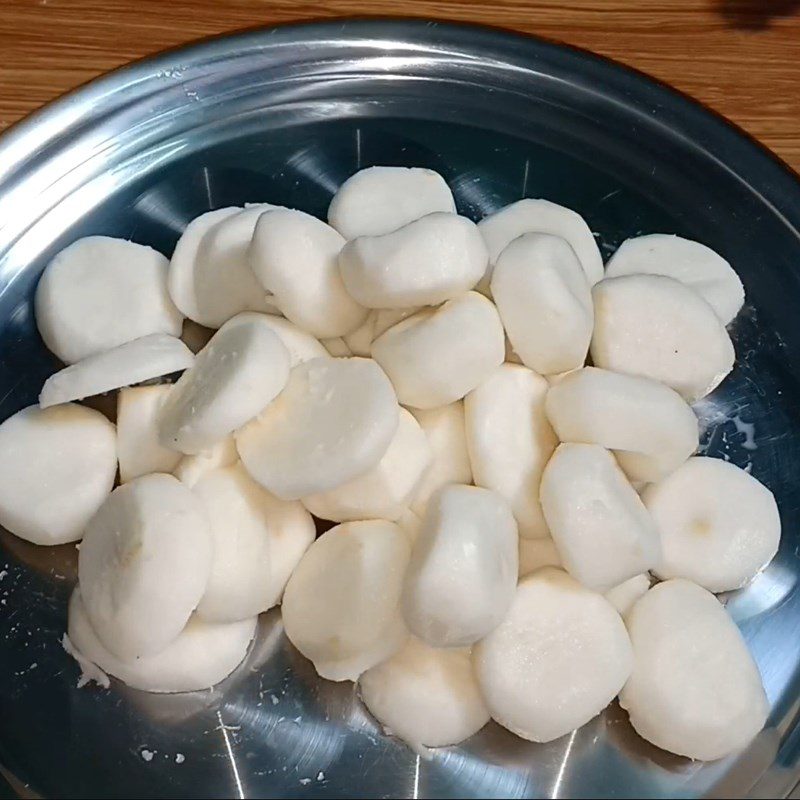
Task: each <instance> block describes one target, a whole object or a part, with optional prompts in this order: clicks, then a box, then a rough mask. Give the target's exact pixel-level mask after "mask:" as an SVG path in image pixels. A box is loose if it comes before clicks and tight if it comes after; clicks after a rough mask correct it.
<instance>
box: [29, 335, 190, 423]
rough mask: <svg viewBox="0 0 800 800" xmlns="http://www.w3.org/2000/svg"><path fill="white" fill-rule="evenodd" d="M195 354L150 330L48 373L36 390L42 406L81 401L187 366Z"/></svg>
mask: <svg viewBox="0 0 800 800" xmlns="http://www.w3.org/2000/svg"><path fill="white" fill-rule="evenodd" d="M193 363H194V354H193V353H192V351H191V350H190V349H189V348H188V347H187V346H186V345H185V344H184V343H183V342H182V341H181V340H180V339H176V338H175V337H174V336H168V335H167V334H165V333H153V334H151V335H150V336H143V337H142V338H141V339H134V340H133V341H132V342H126V343H125V344H121V345H120V346H119V347H115V348H113V349H112V350H105V351H103V352H102V353H97V354H96V355H93V356H89V357H88V358H84V359H83V361H78V362H77V363H76V364H72V365H71V366H69V367H64V369H62V370H60V371H59V372H56V373H55V375H51V376H50V377H49V378H48V379H47V380H46V381H45V382H44V386H43V387H42V391H41V392H40V393H39V405H40V406H41V407H42V408H48V407H49V406H54V405H58V404H59V403H69V402H71V401H72V400H82V399H83V398H84V397H92V396H93V395H96V394H103V393H105V392H110V391H112V390H113V389H121V388H122V387H123V386H131V385H133V384H134V383H141V382H142V381H149V380H152V379H153V378H160V377H162V376H164V375H169V374H171V373H173V372H180V371H181V370H184V369H188V368H189V367H191V366H192V364H193Z"/></svg>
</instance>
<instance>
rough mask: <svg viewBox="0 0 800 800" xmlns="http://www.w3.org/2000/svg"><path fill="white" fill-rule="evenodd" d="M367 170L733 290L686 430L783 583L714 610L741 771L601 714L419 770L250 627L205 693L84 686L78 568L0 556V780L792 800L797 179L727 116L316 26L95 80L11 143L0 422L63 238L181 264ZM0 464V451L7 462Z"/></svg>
mask: <svg viewBox="0 0 800 800" xmlns="http://www.w3.org/2000/svg"><path fill="white" fill-rule="evenodd" d="M370 164H401V165H425V166H428V167H432V168H433V169H436V170H439V171H440V172H441V173H442V174H443V175H444V176H445V177H446V178H447V180H448V181H449V182H450V185H451V186H452V187H453V190H454V192H455V195H456V199H457V201H458V205H459V208H460V210H461V212H462V213H465V214H468V215H470V216H473V217H479V216H481V215H483V214H485V213H487V212H489V211H492V210H494V209H496V208H499V207H500V206H502V205H504V204H506V203H509V202H511V201H513V200H516V199H518V198H520V197H523V196H534V197H535V196H543V197H547V198H550V199H552V200H555V201H556V202H559V203H564V204H566V205H568V206H572V207H574V208H576V209H577V210H578V211H580V212H581V213H582V214H583V215H584V216H585V217H586V218H587V219H588V221H589V223H590V225H591V226H592V229H593V230H595V231H598V240H599V243H600V246H601V248H602V251H603V253H604V254H606V255H607V254H608V253H610V252H611V251H612V250H613V249H614V248H615V247H616V246H617V245H618V244H619V242H620V241H622V240H623V239H624V238H626V237H628V236H630V235H633V234H636V233H639V232H642V231H645V232H649V231H667V232H675V233H680V234H683V235H686V236H690V237H692V238H696V239H699V240H701V241H703V242H705V243H707V244H709V245H710V246H712V247H714V248H715V249H717V250H719V251H720V252H721V253H723V254H724V255H725V256H726V257H727V258H728V259H729V260H730V261H731V262H732V263H733V264H734V265H735V266H736V269H737V270H738V271H739V273H740V274H741V276H742V278H743V280H744V283H745V286H746V288H747V292H748V299H749V304H748V306H747V307H746V309H745V311H744V312H743V313H742V314H741V315H740V317H739V318H738V319H737V321H736V322H735V323H734V326H733V335H734V338H735V341H736V346H737V350H738V355H739V361H738V366H737V368H736V370H735V372H734V373H733V374H732V375H731V376H730V378H728V380H727V381H726V382H725V384H724V385H723V386H722V387H721V389H719V390H718V391H717V392H715V393H714V395H713V396H712V397H711V398H709V399H708V400H706V401H705V402H704V403H703V404H702V407H701V408H699V412H700V414H701V417H702V419H703V421H704V425H705V426H706V428H707V430H706V434H705V436H704V442H705V445H704V446H705V447H706V448H707V450H708V452H709V453H711V454H713V455H716V456H719V457H723V458H729V459H731V460H732V461H734V462H736V463H737V464H740V465H742V466H744V465H746V464H749V465H751V468H752V471H753V474H754V475H756V476H758V477H759V478H760V479H761V480H763V481H764V482H766V483H767V484H768V485H769V486H770V488H772V489H773V491H774V492H775V494H776V495H777V497H778V500H779V502H780V505H781V511H782V516H783V524H784V539H783V544H782V547H781V552H780V554H779V556H778V558H777V559H776V560H775V562H774V563H773V564H772V565H771V566H770V567H769V568H768V569H767V570H766V572H765V573H764V574H763V575H761V576H760V577H759V578H758V579H757V580H756V581H754V582H753V584H752V585H750V586H749V587H747V588H746V589H745V590H743V591H741V592H739V593H737V594H736V595H734V596H732V597H731V598H730V599H729V608H730V610H731V612H732V613H733V615H734V617H735V619H736V621H737V622H738V623H739V625H740V626H741V628H742V631H743V632H744V634H745V636H746V637H747V639H748V641H749V643H750V647H751V648H752V650H753V652H754V653H755V656H756V658H757V660H758V663H759V666H760V668H761V671H762V673H763V676H764V681H765V684H766V687H767V692H768V694H769V699H770V702H771V704H772V716H771V718H770V721H769V726H768V728H767V730H765V731H764V732H763V733H762V734H761V735H760V736H759V737H758V739H757V740H756V741H755V742H754V743H753V745H752V747H751V748H750V749H749V750H748V751H747V752H746V753H744V754H742V755H741V756H739V757H738V758H731V759H727V760H725V761H722V762H718V763H713V764H708V765H703V764H700V763H692V762H689V761H687V760H684V759H680V758H677V757H672V756H669V755H668V754H666V753H663V752H661V751H659V750H656V749H655V748H653V747H650V746H649V745H647V744H646V743H644V742H642V741H641V740H639V739H638V738H637V737H636V736H635V735H634V734H633V732H632V730H631V728H630V727H629V725H628V723H627V720H626V718H625V715H624V714H623V713H621V712H620V711H619V710H618V709H617V708H615V707H612V708H611V709H609V710H608V711H607V712H606V713H605V714H603V715H602V716H601V717H600V718H598V719H596V720H594V721H593V722H591V723H590V724H589V725H587V726H586V727H584V728H582V729H581V730H580V731H578V732H577V733H575V734H573V735H572V736H569V737H566V738H564V739H560V740H558V741H556V742H552V743H551V744H548V745H541V746H536V745H532V744H528V743H525V742H522V741H521V740H519V739H516V738H514V737H513V736H511V735H510V734H507V733H506V732H504V731H503V730H501V729H500V728H498V727H497V726H494V725H490V726H488V727H487V728H486V729H485V730H484V731H482V732H481V733H479V734H478V735H477V736H475V737H473V738H472V739H471V740H469V741H468V742H466V743H465V744H464V745H463V746H461V747H454V748H446V749H443V750H439V751H435V752H434V753H432V755H431V758H430V759H426V758H420V757H419V756H417V755H416V754H415V753H413V752H411V751H410V750H408V749H407V748H406V747H404V746H403V745H402V744H400V743H398V742H397V741H395V740H393V739H390V738H387V737H385V736H383V735H382V734H381V732H380V730H379V728H378V726H377V725H376V724H375V723H374V721H373V720H371V719H370V717H369V715H368V714H366V713H365V711H364V710H363V709H362V707H361V706H360V705H359V702H358V700H357V698H356V695H355V692H354V689H353V687H352V686H351V685H338V684H333V683H326V682H323V681H320V680H318V679H317V678H316V676H315V675H314V672H313V670H312V669H311V668H310V666H309V665H308V664H307V663H306V662H305V661H304V660H303V659H302V658H301V657H299V655H298V654H297V653H296V652H295V651H294V650H293V649H292V648H291V647H290V646H289V645H288V644H287V642H286V640H285V638H284V637H283V635H282V632H281V628H280V623H279V621H278V620H277V615H276V614H274V613H272V614H268V615H266V617H265V619H264V620H263V623H262V630H261V635H260V638H259V641H258V645H257V647H256V649H255V651H254V652H253V653H252V654H251V657H250V658H249V660H248V662H247V664H246V665H244V667H243V668H241V669H239V670H238V671H237V672H236V674H235V675H234V676H232V677H231V678H230V679H229V680H227V681H226V682H225V683H224V684H223V685H221V686H219V687H217V688H215V689H214V690H213V691H210V692H208V693H199V694H192V695H183V696H171V697H170V696H166V697H163V696H162V697H159V696H151V695H146V694H142V693H140V692H135V691H131V690H128V689H126V688H125V687H121V686H114V687H113V689H112V690H110V691H103V690H98V689H97V688H93V687H87V688H83V689H77V688H76V681H77V678H78V670H77V668H76V666H75V664H73V663H72V662H71V660H70V659H69V658H68V656H67V655H66V654H65V653H64V651H63V650H62V647H61V643H60V639H61V634H62V632H63V630H64V626H65V610H66V598H67V596H68V594H69V590H70V586H71V584H72V582H73V581H74V578H75V550H74V548H73V547H69V546H66V547H62V548H55V549H40V548H36V547H33V546H28V545H25V544H24V543H23V542H20V541H19V540H17V539H15V538H14V537H13V536H11V535H9V534H6V533H3V535H2V539H1V540H0V547H2V553H0V579H1V580H0V762H1V763H2V764H3V765H4V768H5V771H6V774H7V776H9V778H10V779H11V780H12V781H13V782H14V783H15V785H16V786H17V787H18V788H19V787H23V788H24V787H28V788H27V789H25V791H26V792H27V793H32V794H40V795H45V796H59V797H77V796H84V797H101V796H102V797H133V796H136V797H179V796H192V797H222V796H224V797H230V796H237V795H238V796H242V797H244V796H263V797H279V796H280V797H295V796H297V797H302V796H318V797H323V796H324V797H405V796H409V797H412V796H413V797H417V796H424V797H544V796H552V797H556V796H559V797H566V796H571V797H575V796H585V797H600V796H603V797H695V796H702V795H716V796H725V797H731V796H737V795H753V796H773V795H774V794H778V795H785V794H788V793H789V792H790V791H791V790H792V787H793V786H794V785H795V783H796V781H797V779H798V766H797V764H798V750H799V747H800V729H799V728H798V725H797V714H798V700H800V692H799V691H798V682H799V680H800V676H799V675H798V665H799V664H800V615H799V614H798V609H799V608H800V591H799V590H798V587H797V578H798V572H799V571H800V558H799V556H798V552H800V538H798V530H797V528H798V515H799V514H800V510H799V509H800V491H799V490H798V464H800V437H799V436H798V431H800V420H798V414H799V413H800V382H799V378H800V370H798V363H799V358H798V356H800V323H798V318H799V314H798V309H800V233H798V229H800V185H799V184H798V182H797V179H796V177H795V176H794V175H793V174H791V173H790V171H789V170H788V169H787V168H786V167H785V166H783V165H782V164H780V163H779V162H777V161H776V160H775V159H774V158H773V157H771V156H770V154H769V153H767V152H766V151H764V150H762V149H761V148H759V147H758V146H757V145H756V144H754V143H753V142H751V141H749V140H748V139H747V137H746V136H744V135H743V134H742V133H740V132H738V131H737V130H735V129H734V128H732V127H731V126H729V125H728V124H726V123H725V122H724V121H723V120H721V119H719V118H717V117H715V116H714V115H713V114H711V113H709V112H707V111H705V110H703V109H702V108H700V107H699V106H697V105H695V104H693V103H692V102H690V101H689V100H687V99H685V98H683V97H681V96H679V95H678V94H676V93H675V92H673V91H671V90H670V89H667V88H666V87H663V86H660V85H658V84H656V83H654V82H653V81H650V80H648V79H647V78H645V77H643V76H641V75H638V74H635V73H633V72H631V71H628V70H625V69H623V68H621V67H619V66H616V65H614V64H611V63H608V62H606V61H603V60H600V59H598V58H595V57H592V56H590V55H587V54H585V53H581V52H576V51H573V50H570V49H567V48H564V47H558V46H554V45H551V44H545V43H543V42H539V41H536V40H534V39H529V38H524V37H521V36H515V35H511V34H506V33H500V32H496V31H490V30H484V29H479V28H472V27H463V26H456V25H444V24H437V23H433V22H430V23H425V22H330V23H325V24H315V25H302V26H293V27H283V28H277V29H269V30H263V31H258V32H255V33H248V34H244V35H241V36H234V37H228V38H223V39H217V40H214V41H210V42H206V43H203V44H199V45H196V46H193V47H190V48H187V49H184V50H178V51H175V52H171V53H168V54H166V55H163V56H159V57H157V58H155V59H150V60H147V61H143V62H140V63H138V64H135V65H133V66H131V67H128V68H126V69H123V70H120V71H118V72H115V73H112V74H111V75H109V76H108V77H105V78H103V79H101V80H99V81H96V82H94V83H91V84H89V85H88V86H86V87H85V88H83V89H81V90H79V91H77V92H75V93H74V94H71V95H69V96H67V97H66V98H64V99H62V100H60V101H58V102H57V103H55V104H53V105H51V106H49V107H48V108H46V109H45V110H44V111H42V112H39V113H38V114H35V115H34V116H33V117H31V118H30V119H29V120H27V121H26V122H24V123H22V124H21V125H19V126H16V127H15V128H13V129H12V130H11V131H9V132H8V133H6V134H5V135H4V136H3V137H2V139H0V419H4V418H6V417H7V416H9V415H10V414H12V413H13V412H15V411H16V410H17V409H19V408H21V407H23V406H25V405H27V404H29V403H31V402H33V401H34V400H35V398H36V395H37V392H38V390H39V388H40V386H41V384H42V381H43V380H44V378H45V377H46V376H47V375H48V374H49V373H50V372H52V371H53V370H54V368H55V366H56V365H55V362H54V360H53V359H52V357H51V356H49V355H48V353H47V352H46V351H45V349H44V347H43V345H42V343H41V341H40V339H39V337H38V335H37V333H36V329H35V324H34V320H33V315H32V309H31V295H32V291H33V288H34V286H35V283H36V280H37V278H38V276H39V274H40V272H41V270H42V268H43V267H44V265H45V264H46V262H47V260H48V258H49V257H50V256H51V255H52V254H53V253H54V252H55V251H56V250H57V249H58V248H60V247H62V246H64V245H65V244H67V243H68V242H70V241H72V240H74V239H75V238H77V237H78V236H82V235H85V234H90V233H105V234H111V235H116V236H124V237H130V238H132V239H134V240H136V241H140V242H144V243H147V244H150V245H153V246H155V247H157V248H159V249H161V250H163V251H164V252H166V253H169V252H170V251H171V248H172V246H173V245H174V243H175V241H176V239H177V237H178V235H179V233H180V231H181V229H182V228H183V227H184V225H185V224H186V223H187V221H188V220H189V219H191V218H192V217H193V216H195V215H197V214H199V213H200V212H202V211H205V210H206V209H209V208H215V207H219V206H223V205H227V204H233V203H236V204H241V203H243V202H247V201H258V200H268V201H274V202H279V203H283V204H286V205H290V206H297V207H298V208H302V209H305V210H307V211H310V212H312V213H314V214H318V215H324V213H325V210H326V207H327V204H328V202H329V200H330V197H331V195H332V194H333V192H334V191H335V190H336V188H337V186H338V185H339V184H340V183H341V182H342V180H343V179H344V178H346V177H347V176H348V175H350V174H351V173H352V172H354V171H355V170H357V169H358V168H360V167H364V166H368V165H370ZM0 457H2V455H1V454H0Z"/></svg>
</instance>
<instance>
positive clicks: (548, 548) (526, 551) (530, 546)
mask: <svg viewBox="0 0 800 800" xmlns="http://www.w3.org/2000/svg"><path fill="white" fill-rule="evenodd" d="M560 566H561V556H560V555H559V553H558V548H557V547H556V545H555V542H554V541H553V540H552V539H551V538H550V537H548V538H547V539H523V538H522V537H520V540H519V577H520V578H524V577H525V576H526V575H530V574H532V573H534V572H536V570H537V569H541V568H542V567H560Z"/></svg>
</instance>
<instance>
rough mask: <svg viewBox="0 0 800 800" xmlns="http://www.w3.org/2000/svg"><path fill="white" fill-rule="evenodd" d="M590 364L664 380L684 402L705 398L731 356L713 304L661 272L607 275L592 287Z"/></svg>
mask: <svg viewBox="0 0 800 800" xmlns="http://www.w3.org/2000/svg"><path fill="white" fill-rule="evenodd" d="M592 294H593V296H594V321H595V325H594V335H593V336H592V346H591V353H592V360H593V362H594V365H595V366H596V367H602V368H604V369H610V370H613V371H614V372H624V373H626V374H628V375H641V376H643V377H645V378H652V379H653V380H656V381H661V382H662V383H666V384H667V386H671V387H672V388H673V389H675V391H676V392H678V393H680V394H681V395H682V396H683V397H684V398H686V399H687V400H688V401H689V402H693V401H694V400H698V399H700V398H701V397H705V395H707V394H708V393H709V392H710V391H712V390H713V389H714V388H716V387H717V386H718V385H719V384H720V383H721V382H722V380H723V379H724V378H725V376H726V375H727V374H728V373H729V372H730V371H731V369H733V361H734V358H735V356H736V354H735V353H734V350H733V344H732V342H731V338H730V336H728V332H727V331H726V330H725V327H724V326H723V324H722V323H721V322H720V320H719V317H717V315H716V314H715V313H714V309H713V308H711V306H710V305H709V304H708V303H707V302H706V301H705V300H703V298H702V297H701V296H700V295H699V294H697V292H695V291H694V290H693V289H690V288H688V287H687V286H685V285H684V284H682V283H680V282H679V281H676V280H673V279H672V278H665V277H663V276H661V275H625V276H622V277H620V278H608V279H606V280H604V281H601V282H600V283H599V284H597V286H595V287H594V290H593V292H592Z"/></svg>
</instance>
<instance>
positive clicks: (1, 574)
mask: <svg viewBox="0 0 800 800" xmlns="http://www.w3.org/2000/svg"><path fill="white" fill-rule="evenodd" d="M6 575H8V570H7V569H2V570H0V581H1V580H3V578H5V576H6Z"/></svg>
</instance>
